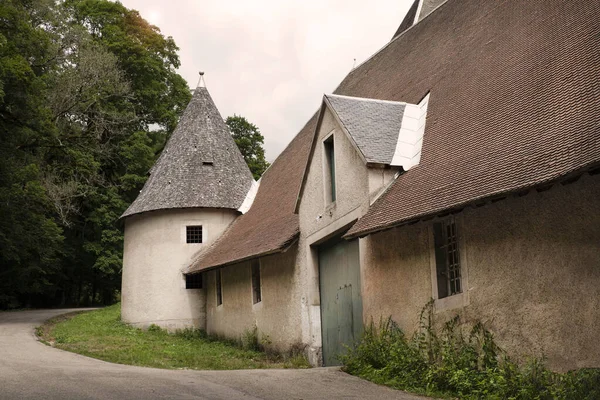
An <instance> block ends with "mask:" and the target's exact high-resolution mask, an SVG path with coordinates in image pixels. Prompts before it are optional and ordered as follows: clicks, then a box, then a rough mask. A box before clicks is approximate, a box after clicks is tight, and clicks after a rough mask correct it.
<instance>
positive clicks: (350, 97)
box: [324, 93, 412, 105]
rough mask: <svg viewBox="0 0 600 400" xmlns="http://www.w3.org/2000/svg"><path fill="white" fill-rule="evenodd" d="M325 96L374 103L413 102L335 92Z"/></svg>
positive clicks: (399, 103)
mask: <svg viewBox="0 0 600 400" xmlns="http://www.w3.org/2000/svg"><path fill="white" fill-rule="evenodd" d="M324 96H325V97H339V98H342V99H349V100H357V101H370V102H373V103H383V104H398V105H401V104H412V103H407V102H406V101H394V100H382V99H373V98H368V97H358V96H346V95H343V94H335V93H331V94H325V95H324Z"/></svg>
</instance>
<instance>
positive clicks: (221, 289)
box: [216, 268, 223, 306]
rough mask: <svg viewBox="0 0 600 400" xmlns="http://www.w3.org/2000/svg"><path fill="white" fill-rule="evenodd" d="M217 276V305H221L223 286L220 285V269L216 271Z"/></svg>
mask: <svg viewBox="0 0 600 400" xmlns="http://www.w3.org/2000/svg"><path fill="white" fill-rule="evenodd" d="M216 274H217V305H218V306H220V305H221V304H223V286H222V284H221V269H220V268H219V269H218V270H217V271H216Z"/></svg>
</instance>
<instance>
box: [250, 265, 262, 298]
mask: <svg viewBox="0 0 600 400" xmlns="http://www.w3.org/2000/svg"><path fill="white" fill-rule="evenodd" d="M251 269H252V302H253V303H254V304H256V303H260V302H261V301H262V294H261V291H260V262H259V261H258V260H255V261H252V265H251Z"/></svg>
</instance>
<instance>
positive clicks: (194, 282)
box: [185, 274, 202, 289]
mask: <svg viewBox="0 0 600 400" xmlns="http://www.w3.org/2000/svg"><path fill="white" fill-rule="evenodd" d="M185 288H186V289H202V274H191V275H190V274H188V275H186V276H185Z"/></svg>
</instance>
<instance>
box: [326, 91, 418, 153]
mask: <svg viewBox="0 0 600 400" xmlns="http://www.w3.org/2000/svg"><path fill="white" fill-rule="evenodd" d="M325 99H326V101H327V102H329V104H330V106H331V108H332V109H333V111H334V112H335V114H336V115H337V117H338V118H339V120H340V122H341V123H342V125H343V126H344V128H345V129H346V131H347V132H348V133H349V134H350V136H351V137H352V139H353V140H354V143H356V146H357V147H358V148H359V150H360V152H361V153H362V154H363V156H364V158H365V160H366V161H367V162H368V163H377V164H390V163H391V162H392V157H393V156H394V150H395V149H396V143H397V142H398V134H399V133H400V126H401V125H402V116H403V114H404V109H405V108H406V103H401V102H396V101H381V100H373V99H364V98H360V97H348V96H339V95H332V94H330V95H325Z"/></svg>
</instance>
